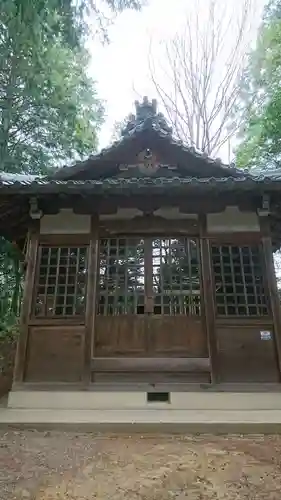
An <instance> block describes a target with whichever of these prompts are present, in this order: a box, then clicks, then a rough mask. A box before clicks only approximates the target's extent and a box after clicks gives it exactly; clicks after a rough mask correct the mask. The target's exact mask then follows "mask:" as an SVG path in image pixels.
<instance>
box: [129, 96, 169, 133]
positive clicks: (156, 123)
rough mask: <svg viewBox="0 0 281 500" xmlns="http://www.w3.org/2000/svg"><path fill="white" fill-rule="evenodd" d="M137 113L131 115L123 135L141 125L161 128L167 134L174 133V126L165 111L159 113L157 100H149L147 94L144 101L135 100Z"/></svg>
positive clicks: (141, 126) (142, 126)
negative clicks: (164, 113) (170, 124)
mask: <svg viewBox="0 0 281 500" xmlns="http://www.w3.org/2000/svg"><path fill="white" fill-rule="evenodd" d="M135 108H136V113H135V114H130V115H129V120H128V122H127V124H126V125H125V127H124V128H123V130H122V131H121V135H122V137H126V136H129V135H131V134H132V133H133V132H134V131H135V130H136V129H138V128H139V127H140V128H141V129H146V128H147V129H161V131H162V132H164V133H166V134H169V135H170V134H172V127H170V126H169V125H168V123H167V120H166V118H165V117H164V115H163V113H157V100H156V99H152V100H151V101H149V99H148V97H147V96H144V97H143V100H142V102H141V103H140V102H139V101H135Z"/></svg>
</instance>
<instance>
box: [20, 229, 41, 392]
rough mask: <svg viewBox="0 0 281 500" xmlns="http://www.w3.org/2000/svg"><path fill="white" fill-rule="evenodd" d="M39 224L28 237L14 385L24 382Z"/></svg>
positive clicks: (30, 231) (31, 230)
mask: <svg viewBox="0 0 281 500" xmlns="http://www.w3.org/2000/svg"><path fill="white" fill-rule="evenodd" d="M38 241H39V224H38V221H33V222H32V226H31V227H30V229H29V235H28V255H27V268H26V273H25V281H24V292H23V300H22V308H21V317H20V336H19V339H18V343H17V352H16V359H15V368H14V384H17V383H21V382H23V380H24V373H25V365H26V354H27V342H28V327H29V318H30V315H31V308H32V299H33V288H34V282H35V273H36V263H37V254H38Z"/></svg>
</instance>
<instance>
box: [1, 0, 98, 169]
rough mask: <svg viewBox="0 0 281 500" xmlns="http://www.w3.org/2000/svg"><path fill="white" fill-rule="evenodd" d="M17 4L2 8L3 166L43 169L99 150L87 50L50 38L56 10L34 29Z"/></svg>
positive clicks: (93, 92) (55, 18)
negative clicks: (97, 148) (87, 71)
mask: <svg viewBox="0 0 281 500" xmlns="http://www.w3.org/2000/svg"><path fill="white" fill-rule="evenodd" d="M14 4H17V0H14V1H12V0H11V1H9V2H4V5H6V7H7V9H6V10H5V9H2V10H1V12H0V53H1V58H0V158H1V169H2V170H5V171H9V172H19V171H20V172H36V173H39V172H41V173H42V172H46V171H48V168H49V167H53V166H55V165H60V164H61V163H62V162H65V161H69V160H73V159H78V158H80V157H83V156H84V155H87V154H89V153H90V152H92V151H93V150H95V148H96V145H97V131H98V128H99V125H100V123H101V118H102V111H103V109H102V106H101V103H100V101H99V100H98V98H97V96H96V92H95V87H94V82H93V81H92V80H91V79H90V78H89V77H88V76H87V74H86V68H87V64H88V60H87V54H86V53H85V51H83V50H82V49H80V48H77V47H76V48H70V46H69V45H67V44H66V43H64V40H63V37H62V35H60V34H58V35H56V34H54V33H56V31H55V32H53V34H52V37H50V29H51V27H52V26H54V29H55V30H56V27H57V24H58V22H59V20H58V19H59V18H58V15H57V14H56V15H55V14H51V13H48V12H44V16H45V17H44V16H43V14H42V17H43V20H44V19H45V18H46V25H45V28H44V29H43V28H42V24H41V25H40V29H38V30H36V24H30V25H29V24H28V25H26V24H25V17H24V16H23V15H22V14H21V13H20V14H18V10H17V9H13V8H12V7H15V5H14ZM14 11H15V12H16V14H18V15H14V13H15V12H14ZM20 12H21V11H20ZM40 14H41V13H40ZM52 16H53V17H52ZM34 17H35V15H34ZM52 19H53V25H52ZM43 20H42V23H43ZM30 22H31V23H32V22H34V23H35V20H34V19H31V20H30Z"/></svg>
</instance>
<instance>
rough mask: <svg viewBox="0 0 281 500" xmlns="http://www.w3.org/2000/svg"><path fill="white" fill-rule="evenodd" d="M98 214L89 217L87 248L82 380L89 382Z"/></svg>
mask: <svg viewBox="0 0 281 500" xmlns="http://www.w3.org/2000/svg"><path fill="white" fill-rule="evenodd" d="M98 244H99V240H98V216H97V215H92V217H91V234H90V243H89V249H88V276H87V294H86V318H85V337H84V363H83V365H84V366H83V382H84V383H85V384H86V385H88V384H89V383H90V382H91V359H92V357H93V356H94V332H95V317H96V290H97V274H98V269H97V268H98Z"/></svg>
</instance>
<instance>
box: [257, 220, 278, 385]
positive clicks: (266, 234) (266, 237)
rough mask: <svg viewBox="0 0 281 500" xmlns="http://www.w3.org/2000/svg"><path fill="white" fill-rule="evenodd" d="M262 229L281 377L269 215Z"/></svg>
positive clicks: (276, 298) (276, 301)
mask: <svg viewBox="0 0 281 500" xmlns="http://www.w3.org/2000/svg"><path fill="white" fill-rule="evenodd" d="M260 224H261V231H262V246H263V254H264V264H265V280H266V285H267V289H268V296H269V305H270V309H271V314H272V320H273V325H274V339H275V345H276V352H277V362H278V368H279V374H280V377H281V305H280V297H279V293H278V288H277V280H276V275H275V269H274V260H273V249H272V241H271V235H270V223H269V218H268V217H266V218H265V217H262V218H260Z"/></svg>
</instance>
